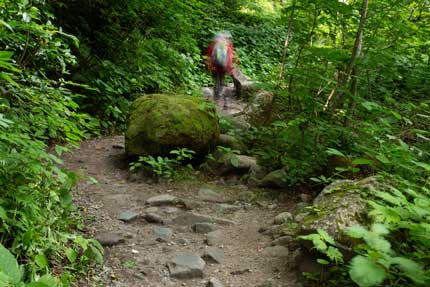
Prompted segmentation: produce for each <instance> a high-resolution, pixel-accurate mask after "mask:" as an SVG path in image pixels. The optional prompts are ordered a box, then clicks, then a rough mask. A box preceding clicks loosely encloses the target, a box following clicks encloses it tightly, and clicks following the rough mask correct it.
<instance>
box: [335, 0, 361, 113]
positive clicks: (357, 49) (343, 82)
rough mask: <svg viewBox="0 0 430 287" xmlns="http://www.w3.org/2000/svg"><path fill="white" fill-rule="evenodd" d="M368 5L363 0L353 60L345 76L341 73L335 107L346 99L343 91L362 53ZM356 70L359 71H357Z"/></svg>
mask: <svg viewBox="0 0 430 287" xmlns="http://www.w3.org/2000/svg"><path fill="white" fill-rule="evenodd" d="M367 7H368V0H363V5H362V8H361V18H360V23H359V25H358V29H357V34H356V36H355V43H354V48H353V49H352V55H351V60H350V61H349V64H348V66H347V68H346V71H345V72H344V75H343V76H341V74H340V75H339V76H340V77H339V82H338V85H337V86H338V87H339V89H337V91H338V94H337V96H336V100H335V102H336V103H335V104H333V108H336V107H339V106H341V105H342V104H343V102H342V101H343V100H344V95H345V92H344V91H343V89H344V88H345V87H346V86H347V84H348V82H350V79H351V75H352V72H353V69H354V67H355V63H356V62H357V59H358V58H359V56H360V54H361V49H362V46H363V31H364V26H365V24H366V19H367ZM355 72H356V73H357V71H355ZM357 75H358V74H355V75H354V77H356V76H357Z"/></svg>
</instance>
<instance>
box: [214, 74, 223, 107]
mask: <svg viewBox="0 0 430 287" xmlns="http://www.w3.org/2000/svg"><path fill="white" fill-rule="evenodd" d="M223 78H224V75H223V74H222V73H214V80H215V86H214V101H217V100H218V99H219V98H220V96H221V93H222V85H223Z"/></svg>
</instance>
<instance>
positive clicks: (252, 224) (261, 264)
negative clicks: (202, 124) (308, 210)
mask: <svg viewBox="0 0 430 287" xmlns="http://www.w3.org/2000/svg"><path fill="white" fill-rule="evenodd" d="M242 105H243V104H241V103H240V102H236V101H230V102H229V109H228V110H227V111H225V110H224V111H223V113H224V114H233V113H236V112H238V111H240V110H241V108H242ZM219 111H220V112H221V111H222V108H221V107H219ZM123 147H124V138H123V137H122V136H114V137H104V138H99V139H92V140H88V141H85V142H83V143H82V144H81V147H80V148H79V149H77V150H75V151H74V152H72V153H70V154H68V155H66V156H65V158H64V162H65V165H66V167H67V168H68V169H70V170H73V171H75V172H77V173H78V174H79V175H80V176H81V178H82V180H81V181H80V182H79V184H78V186H77V188H76V191H75V201H76V203H77V205H78V206H80V207H81V208H82V209H83V211H84V213H86V215H87V218H88V221H87V233H88V235H89V236H93V235H94V236H96V238H101V239H102V240H104V241H106V242H105V244H107V245H111V246H109V247H105V258H106V262H105V266H104V268H103V270H101V271H100V273H98V274H95V275H96V276H94V277H93V278H89V279H88V280H87V282H81V283H80V284H79V286H116V287H119V286H127V287H135V286H136V287H138V286H145V287H156V286H172V287H176V286H218V285H208V283H207V282H208V280H209V278H211V277H215V278H218V279H219V280H220V281H221V282H223V285H222V286H230V287H245V286H246V287H253V286H261V287H283V286H294V287H296V286H297V287H299V286H302V285H301V284H300V283H298V282H297V279H296V277H295V273H294V272H292V271H291V270H290V269H291V266H292V264H291V260H292V258H291V257H292V256H291V255H290V254H277V253H279V252H278V251H276V249H275V252H273V251H272V252H270V251H268V250H269V249H267V247H268V246H269V245H270V242H271V240H272V239H271V238H270V237H269V236H265V235H262V234H260V233H259V232H258V231H259V228H261V227H270V226H271V224H272V222H273V218H274V216H276V215H277V214H278V213H280V212H282V211H285V209H286V206H285V205H281V204H279V203H277V202H272V201H269V200H267V199H264V197H261V196H260V197H258V200H257V202H258V204H255V202H256V200H254V201H252V202H251V201H250V199H252V198H254V199H255V198H256V196H258V194H261V192H260V193H259V191H255V190H249V189H248V188H247V187H246V186H243V185H237V183H234V184H232V185H227V184H225V183H223V182H222V181H214V182H200V181H198V180H193V181H187V182H180V183H177V182H174V183H151V182H150V179H148V178H144V177H142V176H141V177H139V176H136V175H133V174H130V172H129V171H128V167H127V163H126V161H125V160H124V148H123ZM90 177H91V178H93V179H95V180H96V181H97V183H95V181H94V180H90V179H89V178H90ZM208 189H209V191H208ZM205 192H206V193H207V192H209V198H208V195H207V194H206V195H205V194H204V193H205ZM157 195H171V196H174V197H176V198H177V200H178V201H180V202H185V204H183V203H182V204H173V203H167V204H163V205H161V206H151V205H148V204H147V199H149V198H151V197H153V196H157ZM211 196H212V198H210V197H211ZM213 196H215V199H214V198H213ZM124 212H126V214H125V217H127V216H129V217H133V216H135V217H136V218H134V219H133V220H130V221H124V220H125V219H124V218H123V219H122V220H120V219H119V216H121V215H122V216H124ZM190 213H192V214H195V213H197V214H200V215H204V216H210V217H211V220H212V219H213V218H218V219H219V218H221V219H223V220H225V221H226V220H229V221H234V224H227V225H225V224H206V225H203V227H205V226H206V227H207V226H209V227H210V228H212V229H216V230H219V231H216V232H215V233H218V234H217V236H214V237H215V239H210V240H209V244H211V245H213V246H208V242H207V241H208V240H207V237H208V235H207V234H204V233H196V232H195V230H193V223H194V222H190V223H188V224H185V225H181V224H178V222H177V221H176V219H175V218H178V217H181V216H189V215H190ZM148 214H149V215H148ZM191 221H193V219H192V220H191ZM197 221H199V220H197ZM151 222H152V223H151ZM211 234H213V233H211ZM220 234H221V235H220ZM211 240H212V241H213V242H211ZM211 248H212V252H213V250H214V249H215V253H216V254H218V255H216V254H215V255H216V256H215V258H216V259H218V261H220V263H214V262H212V263H211V262H210V260H208V259H205V260H206V261H208V262H207V263H206V266H205V267H204V269H203V273H204V276H203V277H197V278H188V277H193V276H194V275H190V274H188V275H185V277H187V278H186V279H178V278H173V277H172V273H171V272H172V271H169V268H168V266H167V265H168V262H170V261H172V260H173V258H175V256H176V255H178V254H184V253H187V254H193V255H197V256H202V255H203V254H205V253H211V252H209V251H210V250H211ZM270 253H272V254H270ZM273 253H274V254H273ZM280 253H282V252H280ZM217 256H218V257H217ZM209 257H210V256H209ZM193 272H194V271H193ZM94 278H98V279H97V280H95V279H94Z"/></svg>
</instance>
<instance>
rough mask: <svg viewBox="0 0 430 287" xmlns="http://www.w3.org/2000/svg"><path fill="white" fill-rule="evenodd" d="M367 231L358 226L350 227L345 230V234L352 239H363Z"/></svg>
mask: <svg viewBox="0 0 430 287" xmlns="http://www.w3.org/2000/svg"><path fill="white" fill-rule="evenodd" d="M368 233H369V231H367V229H366V228H364V227H363V226H360V225H356V226H351V227H349V228H348V229H347V230H346V234H347V235H348V236H350V237H352V238H363V237H365V236H366V235H367V234H368Z"/></svg>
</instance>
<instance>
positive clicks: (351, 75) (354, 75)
mask: <svg viewBox="0 0 430 287" xmlns="http://www.w3.org/2000/svg"><path fill="white" fill-rule="evenodd" d="M367 7H368V0H363V7H362V10H361V19H360V24H359V26H358V30H357V35H356V38H355V45H354V49H353V50H352V56H351V61H350V63H349V65H348V69H347V74H346V75H347V77H348V78H347V79H350V84H351V86H350V96H349V97H348V100H349V104H348V111H347V112H348V115H347V116H346V117H345V121H344V125H343V126H344V127H348V126H349V123H350V122H349V119H350V118H351V117H352V116H353V114H354V110H355V106H356V103H355V99H354V98H355V96H356V95H357V83H358V75H359V73H358V68H357V67H356V66H355V63H356V61H357V59H358V58H359V57H360V54H361V50H362V47H363V30H364V25H365V23H366V18H367Z"/></svg>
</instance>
